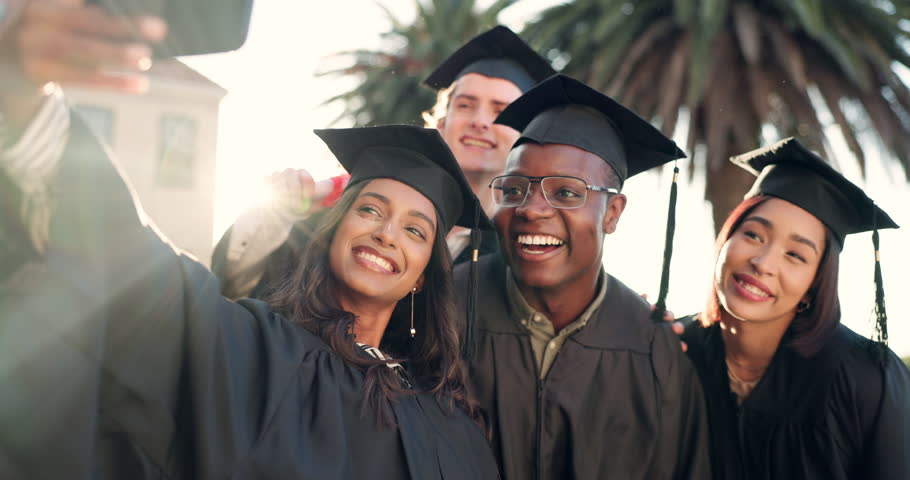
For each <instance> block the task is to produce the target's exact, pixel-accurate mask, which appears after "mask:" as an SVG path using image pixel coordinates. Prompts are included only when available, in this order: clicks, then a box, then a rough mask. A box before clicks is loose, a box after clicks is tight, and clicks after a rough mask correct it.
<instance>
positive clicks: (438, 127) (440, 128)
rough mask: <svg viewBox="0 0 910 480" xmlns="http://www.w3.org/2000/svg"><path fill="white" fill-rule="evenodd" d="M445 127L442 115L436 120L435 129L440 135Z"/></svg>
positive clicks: (444, 119)
mask: <svg viewBox="0 0 910 480" xmlns="http://www.w3.org/2000/svg"><path fill="white" fill-rule="evenodd" d="M445 128H446V117H442V118H440V119H439V120H436V130H437V131H438V132H439V134H440V135H442V131H443V130H445Z"/></svg>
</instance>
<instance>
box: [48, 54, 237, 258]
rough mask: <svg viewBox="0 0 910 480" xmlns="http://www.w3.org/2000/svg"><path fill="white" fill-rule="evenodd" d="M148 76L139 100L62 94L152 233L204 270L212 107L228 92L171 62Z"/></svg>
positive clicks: (208, 246) (79, 91) (211, 186)
mask: <svg viewBox="0 0 910 480" xmlns="http://www.w3.org/2000/svg"><path fill="white" fill-rule="evenodd" d="M149 75H150V81H149V91H148V92H147V93H146V94H144V95H129V94H122V93H114V92H109V91H104V90H94V89H85V88H76V87H72V86H67V87H65V90H66V95H67V97H68V98H69V100H70V102H71V103H72V104H73V106H74V108H75V110H76V111H77V112H79V113H80V114H81V115H82V117H83V118H84V119H85V120H86V122H87V123H88V124H89V125H90V126H91V128H92V129H93V130H94V131H95V133H96V134H97V135H98V136H99V137H101V138H103V139H104V140H105V141H106V142H107V144H108V145H109V146H110V147H111V149H112V150H113V152H114V154H115V156H116V158H117V159H118V161H119V162H120V165H121V167H122V168H123V169H124V170H125V171H126V173H127V174H128V175H129V177H130V181H131V183H132V185H133V188H134V189H135V191H136V193H137V194H138V196H139V200H140V202H141V203H142V206H143V208H144V209H145V211H146V213H147V214H148V215H149V217H151V218H152V220H153V221H154V222H155V224H156V225H157V226H158V228H159V230H161V231H162V232H163V233H164V234H165V235H166V236H167V237H168V238H170V239H171V240H172V241H173V242H174V243H175V244H176V245H177V246H178V247H180V248H181V249H183V250H185V251H187V252H189V253H191V254H192V255H194V256H195V257H196V258H198V259H199V260H200V261H201V262H203V263H204V264H206V265H208V263H209V259H210V258H211V252H212V223H213V212H214V192H215V145H216V139H217V133H218V128H217V127H218V108H219V104H220V102H221V99H222V98H223V97H224V95H225V94H226V93H227V92H226V91H225V90H224V89H223V88H221V87H220V86H218V85H217V84H215V83H214V82H212V81H211V80H209V79H208V78H206V77H204V76H203V75H201V74H200V73H198V72H196V71H195V70H193V69H191V68H190V67H188V66H186V65H185V64H183V63H181V62H179V61H177V60H168V61H159V62H157V63H156V64H155V66H154V67H152V69H151V70H150V72H149Z"/></svg>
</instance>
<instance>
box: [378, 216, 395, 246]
mask: <svg viewBox="0 0 910 480" xmlns="http://www.w3.org/2000/svg"><path fill="white" fill-rule="evenodd" d="M372 237H373V240H374V241H376V243H378V244H380V245H383V246H386V247H394V246H395V244H396V243H397V241H398V235H397V233H396V231H395V229H394V228H393V226H392V221H391V220H386V221H385V222H381V223H379V224H378V225H376V230H374V231H373V235H372Z"/></svg>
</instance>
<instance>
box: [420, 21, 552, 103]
mask: <svg viewBox="0 0 910 480" xmlns="http://www.w3.org/2000/svg"><path fill="white" fill-rule="evenodd" d="M468 73H479V74H481V75H485V76H487V77H495V78H502V79H505V80H508V81H510V82H512V83H514V84H515V85H516V86H517V87H518V88H519V89H521V91H522V92H526V91H528V89H530V88H531V87H533V86H534V85H536V84H537V83H538V82H540V81H541V80H543V79H545V78H547V77H549V76H551V75H553V74H554V73H556V70H553V67H551V66H550V62H548V61H547V60H546V59H545V58H543V57H541V56H540V55H538V54H537V52H535V51H534V50H533V49H532V48H531V47H529V46H528V44H526V43H525V42H524V41H523V40H522V39H521V37H519V36H518V35H516V34H515V32H513V31H511V30H509V29H508V28H506V27H503V26H502V25H500V26H498V27H494V28H492V29H490V30H488V31H486V32H484V33H481V34H480V35H478V36H476V37H474V38H472V39H471V40H470V41H468V43H466V44H464V45H463V46H462V47H461V48H459V49H458V50H456V51H455V53H453V54H452V55H450V56H449V58H447V59H445V60H443V62H442V63H441V64H440V65H439V66H438V67H436V70H433V73H431V74H430V76H428V77H427V78H426V80H424V81H423V83H424V84H426V85H427V86H429V87H430V88H433V89H435V90H440V89H443V88H446V87H448V86H449V85H451V84H452V83H454V82H455V80H458V79H459V78H461V77H462V76H463V75H466V74H468Z"/></svg>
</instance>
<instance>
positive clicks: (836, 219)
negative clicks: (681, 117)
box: [730, 138, 898, 341]
mask: <svg viewBox="0 0 910 480" xmlns="http://www.w3.org/2000/svg"><path fill="white" fill-rule="evenodd" d="M730 161H732V162H733V163H735V164H737V165H739V166H740V167H742V168H744V169H746V170H748V171H749V172H751V173H752V174H753V175H756V176H757V177H758V178H757V179H756V180H755V183H754V184H753V185H752V189H750V190H749V192H748V193H747V194H746V198H749V197H753V196H756V195H770V196H773V197H777V198H781V199H783V200H786V201H788V202H790V203H792V204H794V205H796V206H798V207H800V208H802V209H803V210H805V211H807V212H809V213H811V214H812V215H813V216H815V217H816V218H818V219H819V220H821V222H822V223H824V224H825V225H826V226H827V227H828V229H829V230H831V232H832V233H833V234H834V237H835V238H836V239H837V241H838V243H839V244H840V245H839V246H840V247H841V248H843V245H844V237H846V236H847V235H849V234H851V233H860V232H868V231H870V230H872V231H873V234H872V243H873V247H874V249H875V274H874V282H875V290H876V293H875V303H876V317H877V319H876V327H877V328H878V330H879V334H880V336H881V338H880V339H881V340H882V341H887V339H888V329H887V316H886V314H885V304H884V301H885V300H884V288H883V287H882V278H881V265H880V263H879V260H880V256H879V251H878V248H879V247H878V244H879V237H878V229H880V228H898V226H897V224H896V223H894V220H891V217H889V216H888V214H887V213H885V211H884V210H882V209H881V208H879V207H878V206H877V205H876V204H875V201H873V200H872V199H871V198H869V197H868V196H867V195H866V192H864V191H863V190H862V189H861V188H859V187H858V186H856V185H854V184H853V183H852V182H850V181H849V180H847V179H846V178H845V177H844V176H843V175H841V174H840V173H838V172H837V170H835V169H834V168H833V167H831V165H829V164H828V163H827V162H826V161H824V160H823V159H822V158H821V157H819V156H818V155H816V154H814V153H812V152H811V151H810V150H809V149H807V148H806V147H804V146H803V145H802V144H800V143H799V141H798V140H796V139H794V138H788V139H786V140H782V141H780V142H777V143H775V144H773V145H769V146H767V147H764V148H760V149H758V150H753V151H751V152H747V153H744V154H742V155H738V156H736V157H733V158H731V159H730Z"/></svg>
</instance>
